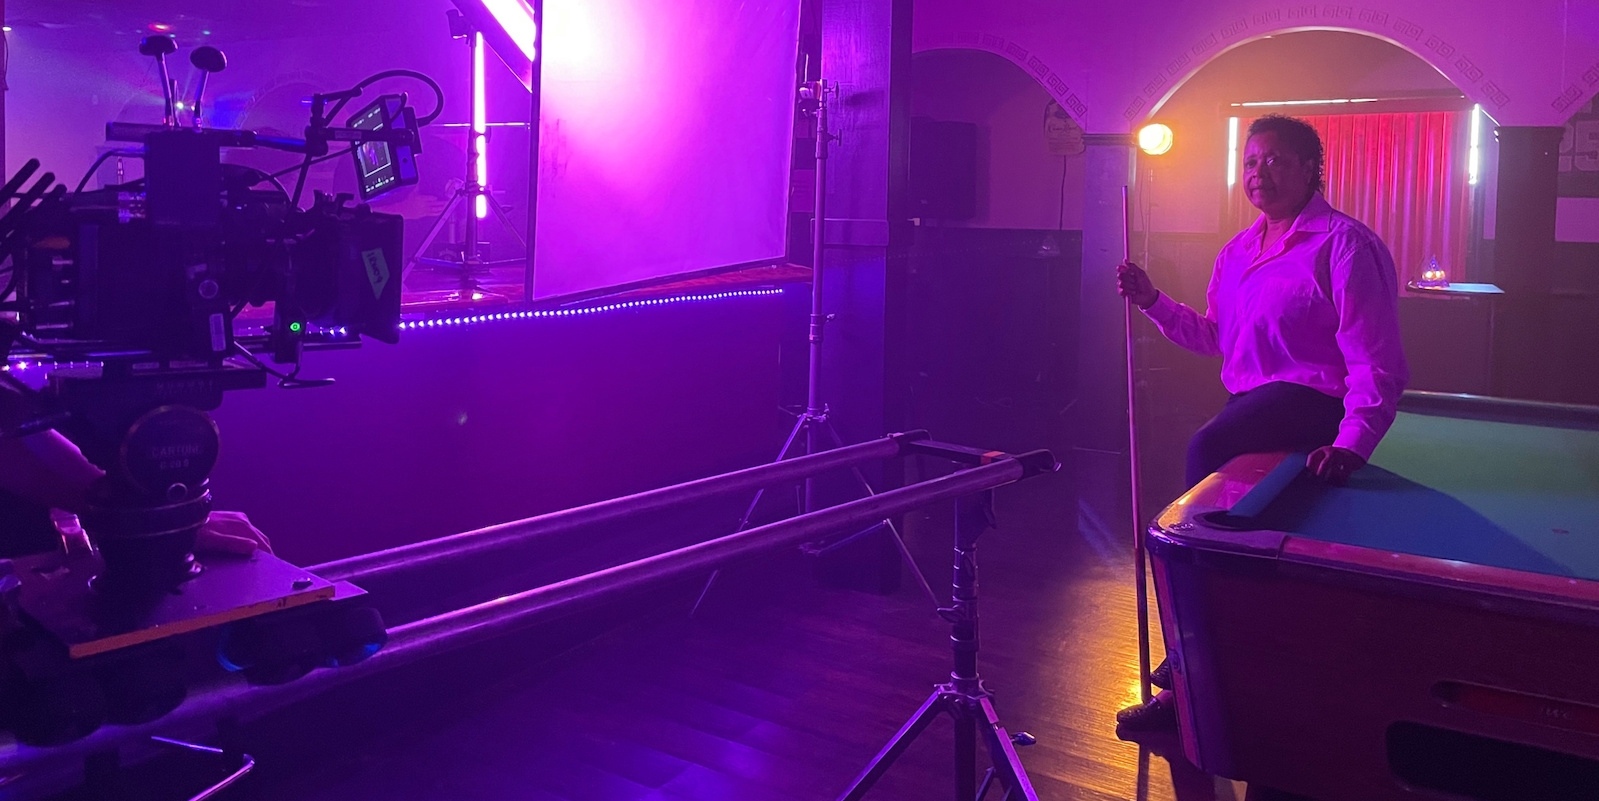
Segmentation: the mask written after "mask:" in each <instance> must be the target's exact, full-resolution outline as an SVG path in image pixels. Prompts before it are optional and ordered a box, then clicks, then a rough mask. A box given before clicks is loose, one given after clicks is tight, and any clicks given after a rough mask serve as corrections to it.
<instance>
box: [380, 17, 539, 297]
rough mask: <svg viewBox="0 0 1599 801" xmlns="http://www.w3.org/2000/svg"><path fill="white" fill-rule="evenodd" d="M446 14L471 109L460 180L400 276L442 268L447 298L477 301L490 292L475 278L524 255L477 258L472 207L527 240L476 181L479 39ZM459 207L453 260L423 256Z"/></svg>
mask: <svg viewBox="0 0 1599 801" xmlns="http://www.w3.org/2000/svg"><path fill="white" fill-rule="evenodd" d="M447 16H448V17H449V21H450V35H451V36H453V37H455V38H457V39H460V38H465V39H466V41H467V52H468V53H469V54H470V63H469V65H468V66H469V70H468V72H469V74H470V75H471V80H470V85H469V90H470V92H469V93H470V95H471V97H472V98H473V104H474V108H473V125H472V126H471V127H470V128H469V129H468V130H467V134H466V181H465V182H464V183H462V184H461V186H460V187H459V188H457V189H456V190H455V192H454V193H452V194H451V195H450V202H449V203H448V204H446V205H445V207H444V210H443V211H441V212H439V216H438V217H437V218H436V219H435V220H434V221H433V226H432V227H431V228H429V229H428V232H427V236H425V237H423V238H422V244H421V245H419V246H418V247H417V249H416V253H414V254H412V256H411V261H410V262H409V263H408V264H406V273H407V274H409V273H410V272H411V271H412V269H413V268H415V267H416V265H418V264H425V265H428V266H429V267H434V268H443V269H444V270H445V271H447V272H453V273H456V275H457V277H458V279H459V284H458V285H457V287H456V288H455V290H454V291H453V292H452V293H451V295H452V297H451V298H449V299H450V300H457V299H459V300H480V299H482V298H483V296H484V295H486V294H490V293H487V292H485V291H484V290H483V289H482V288H481V286H480V285H479V282H478V279H479V277H480V276H483V275H487V274H488V273H489V271H490V270H493V269H494V268H495V267H506V266H510V265H513V264H521V263H522V262H523V260H524V259H525V258H526V257H525V256H524V257H522V258H515V259H500V260H497V261H484V260H483V258H482V253H481V252H480V250H479V246H480V243H479V242H478V218H477V210H478V207H479V206H480V205H486V206H487V207H488V208H489V209H490V210H492V211H493V212H494V216H495V217H498V218H499V220H500V224H501V225H503V226H505V230H507V231H509V232H511V236H514V237H516V241H517V243H518V244H520V245H521V246H522V248H523V249H524V250H526V249H527V240H526V239H525V238H523V236H522V235H521V234H520V233H518V232H517V230H516V226H514V225H512V224H511V216H510V214H509V212H508V211H507V210H506V208H505V206H503V205H501V204H500V201H498V200H496V199H495V197H494V195H493V193H492V192H490V191H489V187H488V183H487V181H486V179H485V180H479V176H480V175H482V173H480V172H479V170H480V162H481V160H482V158H483V154H482V152H481V150H480V147H481V142H482V141H484V137H483V134H484V132H485V131H486V130H487V126H486V125H484V124H483V122H482V120H481V119H480V116H481V115H482V113H483V111H482V109H481V108H480V107H479V104H480V101H479V98H480V97H482V94H483V91H484V87H483V37H482V35H481V34H480V33H478V31H477V30H476V29H475V28H473V27H472V25H471V23H470V22H468V21H467V20H466V18H465V17H464V16H462V15H461V14H460V12H457V11H450V12H448V14H447ZM480 128H481V130H480ZM462 208H464V209H465V210H466V225H465V229H466V230H465V234H464V236H463V237H462V240H463V241H462V242H461V243H460V244H459V245H458V246H457V247H455V248H452V251H455V252H458V253H459V254H460V256H459V258H455V257H454V253H452V254H451V256H452V257H451V258H443V259H436V258H429V257H427V256H425V255H423V254H425V253H427V252H428V248H429V247H430V246H432V244H433V240H435V239H437V238H438V236H439V233H440V232H441V231H443V230H444V226H445V225H446V224H448V223H449V222H450V221H451V220H452V219H454V216H455V213H456V211H457V210H458V209H462Z"/></svg>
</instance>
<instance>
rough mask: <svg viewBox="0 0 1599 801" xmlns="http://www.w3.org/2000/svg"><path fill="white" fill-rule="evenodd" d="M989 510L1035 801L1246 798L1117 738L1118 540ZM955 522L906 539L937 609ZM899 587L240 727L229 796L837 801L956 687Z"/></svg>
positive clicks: (1128, 626)
mask: <svg viewBox="0 0 1599 801" xmlns="http://www.w3.org/2000/svg"><path fill="white" fill-rule="evenodd" d="M999 502H1000V503H999V506H1000V509H999V512H1000V528H999V529H997V530H994V531H991V532H989V533H988V534H986V535H985V536H984V539H983V540H982V542H981V544H980V547H979V557H980V559H979V562H980V571H981V573H980V575H981V595H980V598H981V611H982V638H983V639H982V645H983V650H982V653H981V657H980V660H981V662H980V664H981V669H982V673H983V675H984V677H985V678H986V680H987V682H988V685H989V687H990V688H991V689H992V690H993V691H994V692H995V694H996V698H995V702H996V705H997V707H998V709H999V712H1000V715H1001V718H1002V720H1003V722H1004V724H1005V725H1006V726H1007V727H1009V728H1010V729H1011V730H1012V731H1013V732H1014V731H1019V730H1025V731H1028V732H1030V733H1032V734H1033V735H1035V736H1036V737H1037V738H1038V744H1037V745H1034V746H1031V747H1028V748H1024V749H1022V750H1021V754H1022V758H1023V760H1024V762H1025V763H1026V766H1027V768H1028V770H1029V771H1030V773H1031V775H1032V779H1033V781H1034V783H1035V785H1036V786H1037V788H1038V791H1039V796H1040V797H1041V798H1045V799H1060V800H1062V801H1067V800H1070V799H1082V800H1083V801H1102V800H1105V799H1134V798H1136V799H1181V800H1182V801H1191V800H1192V801H1197V800H1198V799H1205V800H1206V801H1210V800H1211V799H1229V801H1232V800H1234V799H1242V797H1243V792H1242V789H1241V788H1240V787H1235V786H1234V785H1233V784H1232V783H1231V782H1227V781H1225V780H1216V779H1213V778H1212V777H1209V776H1205V775H1201V774H1198V773H1197V771H1195V770H1194V769H1193V768H1192V767H1191V766H1187V765H1186V763H1184V762H1183V761H1182V759H1181V757H1180V754H1178V755H1161V754H1157V753H1151V752H1149V751H1147V750H1141V749H1140V748H1138V747H1135V746H1133V745H1130V744H1127V743H1123V742H1121V741H1119V740H1117V739H1116V737H1115V735H1114V732H1113V724H1112V716H1113V714H1114V712H1115V710H1116V709H1117V708H1119V707H1121V706H1123V705H1125V704H1127V703H1128V702H1130V701H1132V700H1133V699H1134V698H1135V697H1136V695H1137V686H1136V674H1137V671H1136V664H1137V650H1136V635H1135V624H1134V620H1135V617H1134V602H1133V591H1132V582H1131V580H1130V577H1131V572H1132V571H1131V559H1130V557H1129V555H1128V554H1127V553H1126V551H1127V548H1126V547H1125V544H1124V543H1093V542H1089V541H1087V540H1085V539H1083V538H1081V537H1078V536H1077V535H1076V533H1075V524H1074V519H1075V505H1074V503H1073V502H1072V500H1071V499H1070V498H1069V497H1068V495H1067V493H1066V490H1065V487H1064V481H1063V480H1061V479H1060V477H1046V478H1043V479H1039V480H1035V481H1032V482H1028V483H1025V484H1022V485H1017V486H1015V487H1011V488H1007V489H1005V490H1002V491H1001V493H1000V496H999ZM949 515H950V511H949V510H948V509H932V510H929V511H928V512H927V513H926V514H922V515H918V516H916V517H913V518H912V519H910V520H908V521H907V525H906V538H907V540H908V541H909V542H910V543H911V545H912V548H913V550H914V551H915V553H916V554H917V557H918V560H919V562H920V563H921V564H922V565H923V566H924V568H925V570H926V571H927V574H928V576H929V578H930V580H931V581H932V582H933V584H934V586H935V587H942V588H945V590H946V591H947V586H948V580H949V574H950V570H949V564H950V562H951V560H950V559H949V557H948V554H949V542H950V540H949V535H950V525H949V520H948V517H949ZM692 589H693V588H685V591H686V592H685V593H684V594H683V595H682V597H683V598H685V599H686V598H689V597H692V595H693V593H692V592H689V591H688V590H692ZM913 589H914V587H913V585H912V584H911V583H910V582H906V585H905V587H904V588H903V589H901V590H900V591H899V592H898V593H896V594H894V595H890V596H880V595H871V594H865V593H861V592H855V591H848V590H837V589H827V588H824V587H822V586H820V585H819V584H818V583H817V582H816V581H814V580H813V578H812V576H811V575H810V571H809V569H808V565H807V563H806V561H805V560H804V559H802V558H800V557H798V556H795V557H792V558H782V559H777V560H774V561H771V562H768V563H764V564H760V565H752V566H750V567H748V568H745V569H743V570H740V571H737V572H736V573H734V574H733V575H732V576H731V578H729V579H727V580H725V581H723V582H721V583H719V584H718V586H717V588H716V589H715V591H714V592H713V593H712V594H711V596H710V599H709V601H708V603H707V605H706V607H705V608H703V609H702V610H701V612H700V613H699V614H698V615H697V616H695V617H693V618H689V617H688V616H687V615H686V614H685V611H686V609H685V607H686V603H684V604H674V605H672V606H670V607H669V608H661V609H658V610H656V611H655V612H653V613H652V614H650V615H648V616H647V617H645V618H643V619H641V620H639V621H637V622H634V623H630V624H628V625H626V626H623V627H621V628H619V629H617V630H614V631H612V632H611V633H610V634H608V635H606V636H605V637H603V638H601V639H599V640H596V641H593V642H589V643H587V644H585V645H582V646H580V647H578V648H576V649H573V650H569V651H568V652H566V653H564V654H562V655H561V656H559V657H558V658H556V659H554V660H550V659H548V658H546V657H547V656H548V654H547V651H548V649H549V648H550V647H554V646H552V645H551V644H549V643H548V642H538V641H530V640H527V639H525V638H524V639H521V640H513V641H501V642H497V643H492V644H489V645H487V646H483V647H478V648H475V649H473V650H471V651H469V652H465V653H461V654H456V655H452V656H449V657H444V658H441V659H438V660H434V661H432V662H428V663H424V664H422V665H420V666H417V667H416V668H414V669H406V670H402V671H399V672H397V673H395V674H392V675H390V676H386V677H382V678H380V679H378V680H375V681H373V682H368V683H365V684H363V685H360V686H357V687H352V688H348V689H347V690H343V691H340V692H338V693H337V694H336V695H335V696H331V697H326V698H323V699H319V700H317V701H315V702H312V703H309V704H305V705H302V706H300V707H296V708H294V709H290V710H286V711H284V712H283V713H281V714H278V715H275V716H273V718H272V719H270V720H268V721H266V722H265V723H264V724H261V725H260V726H256V727H252V732H251V734H252V735H253V736H252V738H251V739H256V740H257V742H256V743H255V746H256V747H257V748H258V753H257V755H258V756H259V757H260V759H261V765H262V766H261V768H260V769H259V770H258V773H257V775H255V776H252V777H250V780H249V781H248V782H246V784H245V786H244V787H242V788H240V791H239V794H238V797H241V798H242V797H255V798H261V799H289V798H296V799H314V800H321V799H328V800H331V799H367V798H372V799H379V798H381V799H393V800H395V801H398V800H400V799H530V800H533V801H563V800H564V801H635V800H638V799H705V800H707V801H711V800H716V799H739V800H740V801H765V800H766V799H771V800H772V801H790V800H791V799H793V800H797V799H831V798H834V797H836V795H837V794H838V793H840V792H841V791H842V790H844V789H845V788H846V787H847V786H848V785H849V783H850V781H851V780H852V779H853V778H854V776H855V775H856V773H857V772H858V771H859V770H860V769H861V768H862V767H863V766H864V765H865V764H866V762H867V760H869V759H870V758H871V756H872V755H873V754H874V753H875V752H876V751H877V749H878V748H879V747H880V746H881V744H882V743H883V742H884V741H886V740H887V739H888V738H889V737H890V736H891V735H892V734H893V733H894V732H895V730H896V729H897V728H898V727H899V726H900V724H901V723H902V722H903V721H904V720H905V719H906V718H907V717H908V716H910V715H911V713H912V712H913V711H915V709H916V708H917V706H918V705H919V704H920V703H921V702H922V701H923V700H924V699H925V698H926V697H927V695H928V694H929V692H930V691H931V689H932V686H933V684H934V683H936V682H938V681H940V680H942V679H944V678H945V677H946V676H947V675H948V672H949V669H950V667H951V660H950V653H949V648H948V633H949V632H948V628H947V626H946V624H944V623H943V622H942V621H941V620H939V618H937V617H936V615H935V614H934V611H933V609H932V605H931V604H930V603H929V602H928V601H927V600H926V598H925V597H923V596H922V595H921V594H920V593H919V591H913ZM952 747H953V746H952V736H951V734H950V728H949V726H948V725H947V724H945V723H943V722H940V723H937V724H935V725H934V726H933V727H932V728H930V729H929V730H928V732H927V733H926V734H924V735H923V737H922V738H921V739H920V740H919V741H918V742H917V743H916V744H915V745H914V746H913V747H912V748H911V749H910V750H909V751H908V752H907V753H906V755H905V756H904V757H903V759H902V760H901V761H900V763H899V764H898V765H896V766H895V768H894V769H893V770H892V771H891V772H890V773H889V774H888V776H887V777H886V778H885V779H884V780H883V781H882V782H881V784H880V785H879V786H878V787H877V789H876V790H874V792H873V793H872V794H871V795H869V796H868V798H876V799H906V800H911V799H914V800H916V801H920V800H921V799H941V798H949V797H951V795H952V790H951V784H952V780H953V776H952V770H951V767H950V756H949V755H950V752H951V749H952ZM1168 760H1174V761H1168ZM230 792H232V791H230ZM990 797H991V798H997V797H998V796H997V794H996V795H992V796H990Z"/></svg>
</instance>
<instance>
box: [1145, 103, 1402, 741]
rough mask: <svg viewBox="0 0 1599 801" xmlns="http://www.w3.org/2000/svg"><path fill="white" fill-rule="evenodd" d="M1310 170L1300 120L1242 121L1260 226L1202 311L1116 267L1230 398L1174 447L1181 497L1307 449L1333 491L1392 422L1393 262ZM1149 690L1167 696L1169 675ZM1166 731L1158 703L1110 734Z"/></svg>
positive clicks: (1315, 163) (1308, 132)
mask: <svg viewBox="0 0 1599 801" xmlns="http://www.w3.org/2000/svg"><path fill="white" fill-rule="evenodd" d="M1322 162H1323V155H1322V145H1321V138H1320V137H1319V136H1317V135H1316V130H1315V129H1314V128H1312V127H1310V125H1309V124H1308V123H1306V122H1304V121H1303V120H1299V119H1295V118H1292V117H1283V116H1277V115H1272V116H1267V117H1261V118H1260V119H1257V120H1255V121H1254V122H1253V123H1252V124H1250V126H1249V138H1248V140H1247V142H1246V144H1245V146H1244V163H1243V172H1244V175H1243V180H1244V192H1245V195H1246V196H1247V197H1248V198H1249V202H1250V203H1252V204H1254V206H1255V208H1257V209H1260V219H1258V220H1256V221H1255V223H1254V224H1253V225H1251V226H1249V227H1248V228H1246V229H1244V231H1243V232H1241V233H1239V234H1238V235H1237V236H1235V237H1233V238H1232V241H1230V242H1228V243H1227V244H1226V246H1224V247H1223V248H1222V249H1221V253H1220V254H1218V255H1217V256H1216V266H1215V269H1214V271H1213V272H1212V273H1211V278H1210V287H1209V289H1208V290H1207V291H1206V293H1205V300H1206V302H1207V303H1208V305H1209V308H1208V309H1206V311H1205V313H1204V314H1200V313H1199V312H1197V311H1195V310H1193V309H1191V308H1189V307H1187V306H1184V305H1183V304H1181V303H1178V302H1176V301H1174V300H1172V299H1171V298H1170V297H1169V296H1167V295H1165V294H1162V293H1161V292H1160V291H1159V290H1157V289H1156V288H1155V286H1154V284H1153V283H1151V282H1150V280H1149V276H1148V275H1147V274H1146V273H1145V272H1144V271H1143V270H1142V269H1140V268H1139V267H1138V265H1136V264H1132V263H1126V264H1122V265H1120V266H1119V267H1117V277H1116V284H1117V290H1118V291H1119V292H1120V293H1121V295H1122V296H1123V297H1126V298H1127V299H1128V300H1130V301H1132V302H1133V303H1134V304H1135V305H1137V306H1138V308H1140V309H1143V310H1144V314H1145V315H1146V316H1148V317H1149V319H1150V320H1152V321H1154V323H1155V325H1156V327H1158V328H1159V329H1160V331H1161V333H1162V334H1165V335H1166V338H1167V339H1170V340H1171V341H1172V342H1175V343H1177V344H1178V345H1181V346H1183V347H1184V348H1187V349H1189V350H1191V351H1194V352H1195V353H1198V354H1201V355H1205V356H1220V357H1222V367H1221V379H1222V384H1223V385H1224V386H1225V387H1226V388H1227V391H1228V392H1230V393H1232V397H1230V398H1229V399H1228V400H1227V405H1226V406H1224V407H1223V408H1222V410H1221V413H1220V414H1217V415H1216V417H1215V418H1214V419H1212V420H1211V421H1210V422H1209V423H1206V424H1205V426H1204V427H1203V428H1201V429H1200V430H1199V432H1198V433H1196V434H1195V435H1194V438H1193V439H1192V440H1191V441H1190V442H1189V444H1188V464H1187V476H1186V480H1187V482H1188V485H1189V486H1193V485H1195V484H1198V483H1199V482H1200V481H1201V480H1202V479H1204V478H1205V476H1208V475H1210V474H1211V473H1213V472H1215V471H1216V470H1217V469H1219V468H1220V467H1221V466H1222V465H1224V464H1226V463H1227V462H1228V461H1229V460H1231V459H1232V458H1233V457H1235V456H1239V455H1242V454H1245V453H1262V452H1271V451H1309V452H1310V457H1309V459H1308V460H1307V463H1306V467H1308V468H1309V469H1310V470H1311V471H1312V472H1314V473H1315V474H1316V475H1317V476H1320V477H1321V478H1323V479H1326V480H1328V481H1332V482H1334V483H1342V482H1343V481H1344V480H1346V479H1348V478H1349V475H1350V474H1351V473H1353V472H1354V471H1355V470H1358V469H1359V468H1360V467H1362V466H1363V465H1365V463H1366V460H1367V459H1369V458H1371V452H1372V451H1373V450H1375V449H1376V447H1377V443H1378V441H1380V440H1381V439H1382V437H1383V435H1384V434H1386V433H1387V432H1388V427H1389V426H1390V425H1392V424H1393V421H1394V413H1395V409H1396V407H1397V405H1398V402H1399V395H1400V393H1402V392H1403V391H1404V389H1405V384H1406V382H1407V381H1408V380H1409V378H1410V372H1409V368H1408V367H1407V366H1406V364H1405V353H1404V349H1403V347H1402V346H1401V344H1400V339H1399V286H1398V276H1397V275H1396V273H1395V271H1394V259H1393V256H1392V255H1391V254H1390V253H1389V252H1388V246H1387V245H1385V244H1383V242H1382V240H1381V239H1379V238H1378V237H1377V235H1376V234H1374V233H1372V231H1371V229H1369V228H1367V227H1366V226H1364V225H1362V224H1361V223H1360V222H1358V221H1357V220H1355V219H1353V218H1351V217H1349V216H1348V215H1346V214H1342V213H1340V212H1338V211H1336V210H1334V209H1333V208H1332V206H1330V205H1328V204H1327V201H1326V199H1324V198H1323V197H1322V196H1321V192H1320V189H1321V187H1322V168H1323V163H1322ZM1153 679H1154V680H1155V683H1157V684H1159V685H1160V686H1163V687H1164V686H1167V685H1169V684H1170V672H1169V668H1168V667H1167V666H1166V665H1164V664H1162V665H1161V666H1160V667H1159V668H1157V669H1156V670H1155V675H1154V676H1153ZM1174 720H1175V717H1174V715H1173V710H1172V708H1171V700H1170V698H1169V697H1168V694H1167V693H1162V694H1161V695H1160V696H1158V697H1156V698H1155V700H1153V701H1151V702H1150V703H1149V704H1147V705H1141V706H1135V707H1129V708H1128V709H1124V710H1122V712H1121V713H1120V714H1118V715H1117V722H1118V724H1120V726H1121V727H1122V728H1124V729H1148V728H1156V727H1160V726H1168V725H1170V724H1171V722H1172V721H1174Z"/></svg>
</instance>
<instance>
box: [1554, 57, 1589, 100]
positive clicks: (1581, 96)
mask: <svg viewBox="0 0 1599 801" xmlns="http://www.w3.org/2000/svg"><path fill="white" fill-rule="evenodd" d="M1581 80H1582V86H1583V87H1586V89H1583V88H1581V87H1578V86H1577V82H1576V81H1572V82H1571V83H1570V84H1569V85H1567V86H1566V88H1565V91H1562V92H1561V93H1560V94H1559V95H1557V96H1556V97H1555V99H1554V100H1552V101H1550V103H1549V107H1550V108H1552V109H1554V110H1555V111H1558V112H1566V111H1572V110H1573V109H1574V108H1576V107H1577V106H1580V105H1582V103H1583V101H1584V100H1586V99H1587V98H1590V97H1593V96H1594V93H1595V92H1599V61H1596V62H1594V65H1593V66H1592V67H1589V68H1588V71H1587V72H1584V73H1583V74H1582V78H1581Z"/></svg>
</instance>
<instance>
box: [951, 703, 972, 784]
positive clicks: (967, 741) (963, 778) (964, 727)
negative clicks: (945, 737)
mask: <svg viewBox="0 0 1599 801" xmlns="http://www.w3.org/2000/svg"><path fill="white" fill-rule="evenodd" d="M950 711H951V712H952V713H953V716H954V718H955V801H971V799H975V798H976V797H977V795H976V793H977V718H976V716H974V715H973V714H972V713H973V712H974V711H975V710H973V709H972V707H971V706H970V705H969V704H966V703H953V704H951V710H950Z"/></svg>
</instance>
